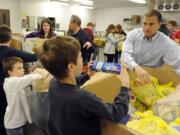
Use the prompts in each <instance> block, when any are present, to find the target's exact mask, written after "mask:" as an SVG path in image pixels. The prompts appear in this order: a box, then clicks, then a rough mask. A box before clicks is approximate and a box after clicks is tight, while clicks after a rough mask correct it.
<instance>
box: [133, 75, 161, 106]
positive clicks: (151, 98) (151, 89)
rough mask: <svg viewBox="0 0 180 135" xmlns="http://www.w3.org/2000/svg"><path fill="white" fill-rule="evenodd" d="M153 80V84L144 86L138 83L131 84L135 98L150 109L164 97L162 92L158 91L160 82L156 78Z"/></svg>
mask: <svg viewBox="0 0 180 135" xmlns="http://www.w3.org/2000/svg"><path fill="white" fill-rule="evenodd" d="M151 80H152V82H151V83H148V84H143V85H142V84H138V83H136V81H132V82H131V89H132V91H133V94H134V95H135V97H136V98H137V99H138V100H139V101H141V102H142V103H143V104H145V105H146V106H147V107H149V108H151V107H152V105H153V103H154V102H155V101H157V100H159V99H161V98H162V97H164V95H163V94H162V93H161V92H158V91H157V90H156V85H157V84H158V81H157V80H156V79H155V78H152V79H151Z"/></svg>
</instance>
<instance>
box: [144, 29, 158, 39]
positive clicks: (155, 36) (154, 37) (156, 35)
mask: <svg viewBox="0 0 180 135" xmlns="http://www.w3.org/2000/svg"><path fill="white" fill-rule="evenodd" d="M158 35H159V31H157V33H156V34H155V35H154V36H153V37H150V38H149V37H146V36H145V35H144V33H143V39H144V40H147V41H155V40H156V39H157V38H158Z"/></svg>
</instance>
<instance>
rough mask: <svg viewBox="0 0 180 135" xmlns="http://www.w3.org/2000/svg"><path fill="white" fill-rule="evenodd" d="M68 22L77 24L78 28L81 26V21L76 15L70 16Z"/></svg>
mask: <svg viewBox="0 0 180 135" xmlns="http://www.w3.org/2000/svg"><path fill="white" fill-rule="evenodd" d="M70 21H71V22H73V23H77V25H78V26H79V27H80V26H81V19H80V18H79V16H77V15H72V16H71V20H70Z"/></svg>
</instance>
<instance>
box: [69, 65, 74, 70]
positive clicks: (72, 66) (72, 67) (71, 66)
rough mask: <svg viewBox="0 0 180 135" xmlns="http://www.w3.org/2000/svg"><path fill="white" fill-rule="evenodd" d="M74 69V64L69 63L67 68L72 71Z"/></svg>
mask: <svg viewBox="0 0 180 135" xmlns="http://www.w3.org/2000/svg"><path fill="white" fill-rule="evenodd" d="M73 69H74V64H73V63H69V64H68V70H69V71H72V70H73Z"/></svg>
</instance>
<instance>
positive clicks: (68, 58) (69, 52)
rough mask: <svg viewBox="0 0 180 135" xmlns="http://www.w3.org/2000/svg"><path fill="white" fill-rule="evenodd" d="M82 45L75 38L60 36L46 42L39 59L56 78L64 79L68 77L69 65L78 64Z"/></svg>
mask: <svg viewBox="0 0 180 135" xmlns="http://www.w3.org/2000/svg"><path fill="white" fill-rule="evenodd" d="M79 52H80V43H79V42H78V40H76V39H75V38H73V37H68V36H58V37H54V38H51V39H49V40H47V41H45V42H44V44H43V46H42V50H41V52H40V54H39V59H40V61H41V63H42V65H43V66H44V68H45V69H47V70H48V71H49V72H50V73H51V74H52V75H53V76H54V77H56V78H57V79H63V78H65V77H67V75H68V64H69V63H73V64H77V58H78V55H79Z"/></svg>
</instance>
